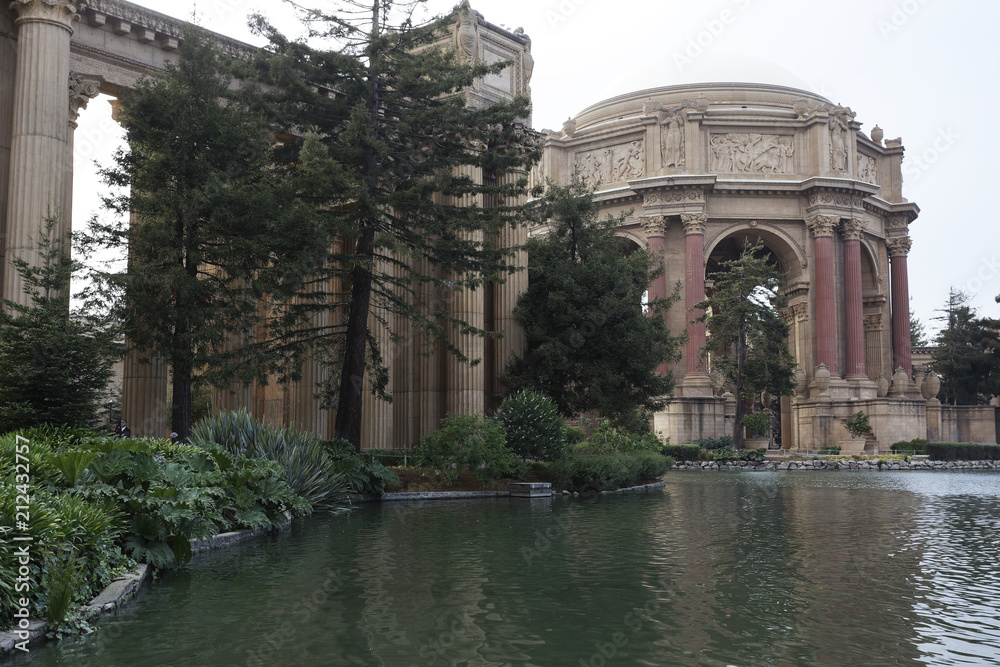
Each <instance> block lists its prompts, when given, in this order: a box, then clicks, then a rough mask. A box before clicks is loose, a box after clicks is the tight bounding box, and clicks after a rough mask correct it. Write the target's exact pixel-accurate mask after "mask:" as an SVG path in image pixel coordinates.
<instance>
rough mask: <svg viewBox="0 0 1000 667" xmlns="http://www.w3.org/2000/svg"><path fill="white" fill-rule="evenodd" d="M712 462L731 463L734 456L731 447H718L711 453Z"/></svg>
mask: <svg viewBox="0 0 1000 667" xmlns="http://www.w3.org/2000/svg"><path fill="white" fill-rule="evenodd" d="M712 454H713V455H714V456H713V459H712V460H714V461H718V462H720V463H723V462H725V461H732V460H733V457H735V456H736V453H735V450H734V449H733V448H732V447H719V448H718V449H716V450H714V451H713V452H712Z"/></svg>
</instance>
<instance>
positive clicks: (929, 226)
mask: <svg viewBox="0 0 1000 667" xmlns="http://www.w3.org/2000/svg"><path fill="white" fill-rule="evenodd" d="M305 1H306V2H308V0H305ZM137 4H139V5H142V6H145V7H149V8H151V9H155V10H157V11H161V12H164V13H167V14H170V15H173V16H177V17H179V18H185V19H190V18H191V15H192V11H193V10H196V11H197V12H198V15H199V19H198V22H199V23H201V24H202V25H204V26H205V27H207V28H209V29H211V30H214V31H216V32H221V33H223V34H226V35H229V36H231V37H235V38H237V39H242V40H244V41H248V42H251V43H255V44H260V43H261V41H260V40H259V39H258V38H256V37H254V36H253V35H251V34H250V33H249V31H248V29H247V28H246V16H247V15H248V14H250V13H251V12H253V11H257V10H260V11H263V12H264V13H265V14H267V15H268V16H271V17H272V18H273V20H274V21H275V22H276V23H277V24H278V25H280V26H282V27H283V29H285V30H286V31H287V32H288V33H289V34H295V33H296V32H298V31H299V30H300V29H299V28H298V26H297V24H296V22H295V21H294V19H293V18H292V17H291V14H290V11H289V9H288V7H287V6H286V5H285V3H283V2H279V1H278V0H268V1H267V2H264V1H263V0H201V1H200V2H196V1H195V0H169V1H168V0H162V1H161V0H141V1H139V2H137ZM453 4H454V3H453V2H449V1H448V0H428V2H427V6H428V10H429V13H428V14H427V15H428V16H429V15H430V14H431V13H434V14H436V13H444V12H447V11H448V10H449V9H450V7H451V6H452V5H453ZM327 6H329V3H327ZM472 6H473V8H474V9H476V10H478V11H479V12H480V13H482V14H483V15H484V16H485V18H486V20H487V21H490V22H491V23H495V24H498V25H502V26H504V27H507V28H509V29H511V30H513V29H515V28H517V27H523V28H524V30H525V32H527V33H528V35H529V36H530V37H531V39H532V54H533V56H534V59H535V69H534V75H533V79H532V82H531V88H532V93H533V103H534V118H533V121H534V125H535V127H536V128H537V129H542V128H551V129H558V128H560V127H561V126H562V122H563V121H564V120H565V119H566V118H567V117H569V116H574V115H576V114H578V113H579V112H580V111H582V110H583V109H585V108H586V107H588V106H590V105H592V104H595V103H597V102H600V101H601V100H604V99H607V98H609V97H612V96H615V95H618V94H622V93H627V92H631V91H636V90H642V89H645V88H656V87H660V86H666V85H672V84H678V83H696V82H708V81H713V82H716V81H741V82H742V81H745V82H758V83H775V84H781V85H786V86H792V87H796V88H800V89H804V90H809V91H813V92H816V93H819V94H821V95H823V96H825V97H827V98H828V99H829V100H831V101H832V102H834V103H841V104H843V105H845V106H849V107H851V108H852V109H853V110H854V111H856V112H857V120H858V121H860V122H861V123H863V126H862V131H864V132H866V133H867V132H869V131H870V130H871V128H872V127H873V126H874V125H875V124H876V123H877V124H878V125H879V126H881V127H882V129H883V130H885V136H886V138H887V139H889V138H895V137H902V139H903V144H904V146H905V147H906V157H905V159H904V163H903V177H904V185H903V193H904V196H905V197H906V198H907V199H909V200H911V201H915V202H916V203H917V204H918V205H919V206H920V208H921V215H920V217H919V218H918V219H917V221H916V222H915V223H913V225H912V226H911V228H910V234H911V236H912V237H913V240H914V244H913V250H912V251H911V253H910V257H909V269H910V294H911V295H912V296H913V309H914V311H915V313H916V315H917V316H918V317H919V318H920V319H921V320H922V321H924V322H925V323H926V324H928V326H929V327H931V328H933V327H935V326H936V323H934V322H931V321H930V319H931V318H933V317H935V316H936V313H935V312H934V311H935V310H936V309H938V308H940V307H941V306H942V304H943V303H944V301H945V298H946V296H947V293H948V288H949V286H954V287H956V288H959V289H962V290H964V291H966V292H968V293H969V294H970V296H971V297H972V303H973V305H975V306H977V307H978V308H979V310H980V313H981V314H983V315H990V316H994V317H996V316H998V314H1000V306H998V305H997V304H996V303H995V302H994V297H995V296H996V295H998V294H1000V231H998V230H1000V226H998V224H997V221H996V220H995V219H994V215H995V214H991V213H989V211H988V209H987V208H986V205H985V204H986V200H987V198H988V197H989V196H993V195H994V194H995V191H994V188H996V187H997V184H993V185H989V183H988V182H989V181H990V180H992V178H993V177H994V175H995V174H996V172H997V169H996V166H995V165H996V164H997V161H998V159H1000V138H998V137H1000V134H998V131H997V130H996V129H990V128H993V127H995V126H996V118H997V116H994V115H992V114H996V113H1000V93H998V85H1000V76H998V74H1000V71H998V70H1000V37H998V34H997V30H996V27H997V25H998V24H1000V2H996V1H995V0H990V1H989V2H976V1H973V0H951V2H946V1H945V0H840V1H839V2H836V3H819V2H804V1H802V0H702V1H699V2H684V3H681V2H664V1H662V0H660V1H650V0H645V1H643V0H613V1H612V0H478V1H474V2H473V4H472ZM119 141H120V139H119V133H118V132H117V131H116V130H115V129H114V127H113V124H112V123H111V122H110V113H109V106H108V105H107V104H106V103H105V102H103V101H101V100H95V101H94V102H92V103H91V104H90V108H89V109H88V110H87V111H86V112H85V113H84V115H83V117H82V118H81V127H80V130H79V131H78V134H77V146H78V150H77V166H76V170H77V171H76V173H77V174H78V177H77V182H76V188H75V198H76V200H75V206H74V216H75V219H76V220H77V221H81V220H85V219H86V218H88V217H90V215H92V214H93V212H94V211H95V210H96V208H97V205H98V202H97V200H96V198H95V195H96V193H97V192H99V190H100V186H99V185H98V184H97V183H96V180H94V179H92V178H90V177H89V176H88V174H89V173H92V172H93V167H92V166H91V164H92V161H93V160H94V159H97V160H98V161H104V162H106V161H107V160H108V156H109V155H110V154H111V152H112V151H113V150H114V148H115V147H116V146H117V145H118V142H119Z"/></svg>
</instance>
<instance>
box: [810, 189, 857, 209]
mask: <svg viewBox="0 0 1000 667" xmlns="http://www.w3.org/2000/svg"><path fill="white" fill-rule="evenodd" d="M807 201H808V206H809V207H810V208H812V207H814V206H834V207H838V208H851V209H855V208H856V209H861V208H864V205H865V203H864V198H863V197H858V196H854V195H848V194H842V193H839V192H814V193H812V194H811V195H809V199H808V200H807Z"/></svg>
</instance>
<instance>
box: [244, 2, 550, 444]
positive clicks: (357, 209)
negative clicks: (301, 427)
mask: <svg viewBox="0 0 1000 667" xmlns="http://www.w3.org/2000/svg"><path fill="white" fill-rule="evenodd" d="M293 4H294V3H293ZM421 4H422V3H420V2H407V3H397V2H392V1H390V0H368V1H364V0H356V1H355V0H343V1H341V2H338V3H335V6H334V8H333V9H331V10H330V11H320V10H302V13H303V17H302V18H303V19H304V20H305V22H306V24H307V25H308V26H309V27H310V37H311V38H312V40H313V41H314V42H317V41H318V42H325V43H328V44H330V46H329V48H318V47H314V46H310V45H308V44H306V43H305V42H301V41H291V40H288V39H287V38H285V37H284V36H283V35H282V34H280V33H279V32H278V31H277V30H276V29H275V28H274V27H273V26H271V25H269V24H268V23H267V21H266V20H265V19H264V18H263V17H257V27H258V29H259V30H260V31H261V32H262V33H263V34H265V35H266V36H267V37H268V38H269V39H270V41H271V47H270V49H268V50H267V52H266V53H262V54H261V55H260V57H259V58H258V59H257V61H256V63H255V65H256V68H257V71H256V75H257V76H259V77H260V78H261V79H262V80H264V81H266V82H268V83H270V84H272V85H273V86H274V92H273V94H272V98H271V100H270V106H269V109H270V111H271V112H272V113H273V114H274V118H275V122H276V123H279V124H281V125H282V126H283V127H285V128H287V129H288V131H289V133H290V134H294V133H297V134H298V136H299V137H300V139H298V140H289V141H288V142H286V143H285V144H284V145H283V146H282V147H280V148H279V150H278V152H277V157H276V159H275V162H276V163H277V164H282V165H288V170H289V173H290V175H291V176H292V177H293V178H294V179H295V181H296V183H297V185H298V193H299V196H300V197H301V198H302V201H305V202H308V203H309V204H310V205H311V206H312V207H313V211H314V213H315V216H316V219H317V220H318V221H319V224H321V225H322V227H323V229H324V230H325V231H326V233H327V235H328V239H329V246H330V248H331V252H330V254H329V256H328V257H327V258H326V261H325V262H324V263H323V266H322V270H321V271H320V272H319V273H318V274H317V275H316V276H315V281H314V284H313V288H312V289H311V290H309V291H308V293H307V294H304V295H303V296H304V298H303V299H302V300H300V301H299V302H298V303H297V304H295V306H294V309H295V311H296V312H297V313H302V312H307V313H313V314H314V315H315V314H316V313H319V312H321V311H323V310H326V311H329V312H332V313H334V316H333V317H330V318H328V319H327V320H326V323H325V324H319V325H313V326H309V327H306V328H304V329H303V328H302V327H296V326H294V325H295V324H296V322H297V321H296V322H293V326H289V327H285V326H283V323H281V322H276V323H275V327H274V331H275V336H276V337H277V338H280V339H281V340H283V341H285V343H286V344H287V345H288V349H289V351H290V352H291V351H292V346H294V345H298V348H296V349H295V350H294V353H295V354H301V352H302V349H303V348H305V347H308V346H313V347H314V348H316V349H314V351H313V354H314V355H316V356H318V357H321V358H330V357H331V356H332V355H334V353H335V355H336V356H333V358H334V359H335V362H336V366H335V368H334V371H335V372H334V373H333V374H332V375H333V377H334V382H335V383H336V385H335V386H332V387H330V390H331V391H330V394H332V402H333V405H334V407H335V408H336V411H337V419H336V427H335V435H336V436H337V437H340V438H344V439H347V440H349V441H350V442H351V443H353V444H354V445H355V447H360V441H361V415H362V401H363V400H364V397H363V386H364V378H365V375H366V372H367V373H369V375H370V376H371V377H372V379H373V380H374V382H373V387H374V389H375V391H377V392H378V393H380V394H381V395H382V396H383V397H385V386H386V382H387V379H388V375H387V373H386V372H385V370H386V369H385V367H384V365H383V364H382V363H381V355H382V354H384V353H385V350H381V349H379V348H378V346H377V339H378V336H376V335H375V334H376V331H375V329H376V328H384V327H387V326H388V317H387V315H389V314H394V315H401V316H403V317H404V318H406V319H407V320H408V321H409V322H410V323H411V324H412V328H413V330H414V331H416V332H418V334H417V335H422V336H425V337H429V338H433V339H438V340H443V341H445V342H446V343H447V342H448V331H449V329H452V328H456V327H457V328H458V329H460V330H461V331H462V332H463V334H474V335H486V334H487V332H485V331H483V330H482V329H480V328H477V327H474V326H471V325H470V323H468V322H466V321H463V320H462V319H461V318H460V317H457V316H456V315H455V314H454V313H451V312H449V311H448V309H447V307H446V306H447V300H446V299H437V300H434V299H428V298H427V295H428V294H438V295H440V294H442V293H449V292H450V291H452V290H473V289H477V288H480V287H482V286H483V285H484V283H485V282H487V281H489V280H502V279H503V278H504V276H505V275H506V274H507V273H508V272H510V271H511V270H513V267H512V265H511V264H512V251H513V249H510V248H502V247H498V246H497V244H496V243H495V239H496V237H497V236H498V234H499V233H500V231H501V230H502V229H503V228H504V226H505V225H516V224H521V223H523V221H524V219H525V218H526V216H527V209H526V208H525V207H522V206H519V205H516V204H515V203H513V202H517V201H518V197H520V196H522V195H523V194H524V193H525V190H526V187H527V180H526V179H525V178H511V177H510V175H511V174H518V173H523V172H525V171H526V170H527V169H528V168H529V167H530V166H531V164H532V163H533V162H534V161H535V160H537V157H538V154H537V152H536V151H535V150H533V149H532V148H531V144H532V142H531V140H530V135H529V133H527V132H526V130H525V128H524V125H523V123H522V119H524V118H526V117H527V116H528V113H529V104H528V100H527V99H526V98H523V97H518V98H516V99H514V100H513V101H510V102H503V101H500V102H496V103H494V104H492V105H490V106H488V107H486V108H473V107H471V106H470V105H468V104H467V98H466V91H467V90H468V89H469V88H470V87H472V86H473V84H474V82H475V81H476V79H478V78H480V77H483V76H486V75H487V74H490V73H499V72H501V71H503V70H504V69H505V68H506V67H507V66H508V65H509V63H497V64H492V65H488V64H485V63H483V62H480V61H478V60H477V58H476V55H475V53H474V52H472V53H471V54H467V53H465V52H464V51H462V50H459V49H456V48H455V45H456V42H455V40H454V37H453V27H454V25H455V24H456V22H458V21H459V20H460V19H461V20H465V21H467V22H468V21H474V20H475V16H474V15H472V14H471V10H470V9H469V8H468V5H467V4H466V5H465V6H464V7H462V8H459V9H457V10H456V12H454V13H453V14H451V15H449V16H445V17H441V18H437V19H434V20H431V21H430V22H427V23H422V24H418V23H417V22H415V21H414V20H413V18H412V11H413V9H414V8H415V7H417V6H419V5H421ZM463 12H464V15H463V14H462V13H463ZM248 75H249V74H248ZM526 140H527V141H526ZM323 285H333V286H336V285H341V286H342V287H343V291H342V292H340V293H337V292H336V291H332V290H330V291H327V293H324V288H323V287H322V286H323ZM372 313H375V314H376V317H378V318H381V319H377V320H374V326H373V318H372V317H370V316H371V315H372ZM311 321H312V322H322V318H318V317H315V316H314V317H313V319H312V320H311ZM448 347H449V349H450V351H451V352H452V353H453V354H456V355H458V356H459V357H462V358H464V355H463V354H462V352H461V350H459V349H458V348H457V347H456V346H454V345H453V344H450V345H449V346H448ZM465 360H466V361H469V362H471V363H475V361H476V360H469V359H465Z"/></svg>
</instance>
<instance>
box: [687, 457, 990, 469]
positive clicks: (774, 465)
mask: <svg viewBox="0 0 1000 667" xmlns="http://www.w3.org/2000/svg"><path fill="white" fill-rule="evenodd" d="M673 470H742V471H747V472H768V471H779V470H1000V461H897V460H887V461H881V462H880V461H878V460H873V461H829V460H823V459H816V460H808V461H765V462H763V463H754V462H752V461H730V462H729V463H718V462H716V461H685V462H681V463H676V464H674V467H673Z"/></svg>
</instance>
